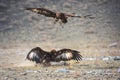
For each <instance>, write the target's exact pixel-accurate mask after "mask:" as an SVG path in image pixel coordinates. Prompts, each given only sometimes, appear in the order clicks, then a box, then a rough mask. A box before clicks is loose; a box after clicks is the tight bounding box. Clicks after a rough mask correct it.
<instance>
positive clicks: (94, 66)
mask: <svg viewBox="0 0 120 80" xmlns="http://www.w3.org/2000/svg"><path fill="white" fill-rule="evenodd" d="M25 57H26V54H25V53H22V54H18V53H6V54H5V53H3V54H0V59H1V61H0V76H1V77H0V80H26V79H27V80H120V71H119V69H120V61H115V60H82V61H80V62H76V61H70V62H68V63H71V64H72V65H71V66H64V65H63V64H60V65H57V64H56V65H55V64H54V65H51V66H43V65H37V66H35V63H33V62H30V61H28V60H25Z"/></svg>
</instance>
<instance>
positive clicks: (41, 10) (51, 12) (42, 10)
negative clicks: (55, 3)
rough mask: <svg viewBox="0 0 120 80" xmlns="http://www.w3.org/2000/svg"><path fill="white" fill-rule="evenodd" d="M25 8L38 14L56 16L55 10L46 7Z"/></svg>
mask: <svg viewBox="0 0 120 80" xmlns="http://www.w3.org/2000/svg"><path fill="white" fill-rule="evenodd" d="M25 10H30V11H32V12H36V13H38V14H41V15H44V16H47V17H53V18H55V17H56V13H55V12H53V11H50V10H48V9H45V8H26V9H25Z"/></svg>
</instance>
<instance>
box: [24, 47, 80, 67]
mask: <svg viewBox="0 0 120 80" xmlns="http://www.w3.org/2000/svg"><path fill="white" fill-rule="evenodd" d="M79 53H80V52H79V51H76V50H71V49H61V50H58V51H56V50H51V51H50V52H47V51H44V50H42V49H41V48H40V47H36V48H33V49H32V50H31V51H30V52H29V53H28V55H27V57H26V58H27V59H28V60H32V61H35V62H36V64H38V63H43V64H44V65H48V64H50V62H60V61H69V60H77V61H80V60H82V56H81V55H80V54H79Z"/></svg>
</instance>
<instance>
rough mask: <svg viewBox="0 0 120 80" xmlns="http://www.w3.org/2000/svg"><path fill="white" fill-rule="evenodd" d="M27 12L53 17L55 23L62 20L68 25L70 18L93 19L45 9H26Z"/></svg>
mask: <svg viewBox="0 0 120 80" xmlns="http://www.w3.org/2000/svg"><path fill="white" fill-rule="evenodd" d="M25 10H30V11H32V12H36V13H38V14H41V15H44V16H47V17H53V18H55V21H54V23H56V22H58V21H59V20H60V22H61V23H67V22H68V20H67V18H68V17H78V18H82V17H84V18H86V17H89V18H93V17H92V16H91V15H86V16H75V14H66V13H61V12H53V11H51V10H48V9H45V8H26V9H25Z"/></svg>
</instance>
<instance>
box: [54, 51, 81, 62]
mask: <svg viewBox="0 0 120 80" xmlns="http://www.w3.org/2000/svg"><path fill="white" fill-rule="evenodd" d="M79 53H80V52H79V51H76V50H71V49H61V50H59V51H57V52H56V57H55V59H56V61H61V60H63V61H68V60H71V59H73V60H77V61H79V60H81V59H82V56H81V55H80V54H79Z"/></svg>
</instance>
